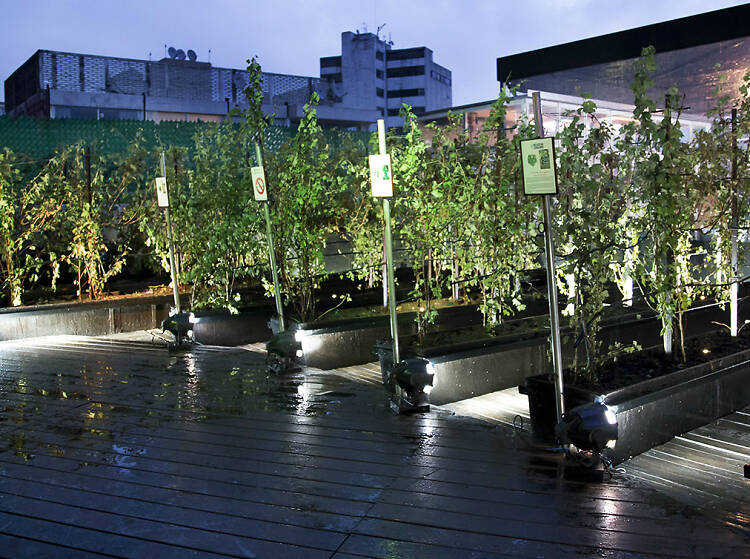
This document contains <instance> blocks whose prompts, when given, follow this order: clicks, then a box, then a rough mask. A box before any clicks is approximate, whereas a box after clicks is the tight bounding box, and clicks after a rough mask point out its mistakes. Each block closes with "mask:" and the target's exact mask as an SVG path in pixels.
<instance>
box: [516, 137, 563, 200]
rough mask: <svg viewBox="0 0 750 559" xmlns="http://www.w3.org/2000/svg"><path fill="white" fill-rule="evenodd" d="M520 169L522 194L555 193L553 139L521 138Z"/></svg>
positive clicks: (555, 178) (555, 174)
mask: <svg viewBox="0 0 750 559" xmlns="http://www.w3.org/2000/svg"><path fill="white" fill-rule="evenodd" d="M521 169H522V170H523V192H524V194H526V195H534V194H557V169H556V168H555V139H554V138H536V139H534V140H522V141H521Z"/></svg>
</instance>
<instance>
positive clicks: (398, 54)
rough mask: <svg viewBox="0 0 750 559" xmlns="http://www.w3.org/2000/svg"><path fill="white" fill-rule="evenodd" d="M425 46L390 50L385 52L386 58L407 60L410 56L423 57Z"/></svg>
mask: <svg viewBox="0 0 750 559" xmlns="http://www.w3.org/2000/svg"><path fill="white" fill-rule="evenodd" d="M425 50H426V49H425V47H417V48H413V49H398V50H390V51H388V53H387V55H386V56H387V57H388V60H409V59H410V58H424V55H425Z"/></svg>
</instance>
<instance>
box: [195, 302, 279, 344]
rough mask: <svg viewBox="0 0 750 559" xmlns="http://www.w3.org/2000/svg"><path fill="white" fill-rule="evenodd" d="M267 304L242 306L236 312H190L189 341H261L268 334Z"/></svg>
mask: <svg viewBox="0 0 750 559" xmlns="http://www.w3.org/2000/svg"><path fill="white" fill-rule="evenodd" d="M272 314H273V310H272V309H271V308H270V307H261V308H254V309H245V310H242V311H240V312H239V313H238V314H231V313H230V312H229V311H228V310H226V309H222V310H218V311H207V312H197V313H192V314H191V316H190V323H191V326H192V330H193V341H195V342H197V343H199V344H203V345H217V346H238V345H245V344H250V343H254V342H261V341H264V340H267V339H268V338H270V337H271V334H272V332H271V329H270V328H269V327H268V320H269V318H271V315H272Z"/></svg>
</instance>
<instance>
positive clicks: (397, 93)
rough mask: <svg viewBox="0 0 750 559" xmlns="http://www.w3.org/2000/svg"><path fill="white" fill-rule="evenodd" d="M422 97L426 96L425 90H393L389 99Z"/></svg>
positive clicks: (389, 92) (389, 94) (390, 91)
mask: <svg viewBox="0 0 750 559" xmlns="http://www.w3.org/2000/svg"><path fill="white" fill-rule="evenodd" d="M421 95H424V89H423V88H421V87H420V88H415V89H391V90H389V91H388V97H390V98H393V97H419V96H421Z"/></svg>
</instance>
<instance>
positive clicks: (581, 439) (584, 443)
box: [555, 402, 617, 454]
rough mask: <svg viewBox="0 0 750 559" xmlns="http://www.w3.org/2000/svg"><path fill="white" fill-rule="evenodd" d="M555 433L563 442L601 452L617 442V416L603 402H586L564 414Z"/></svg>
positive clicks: (581, 448)
mask: <svg viewBox="0 0 750 559" xmlns="http://www.w3.org/2000/svg"><path fill="white" fill-rule="evenodd" d="M555 434H556V435H557V438H558V440H559V441H560V442H561V443H562V444H572V445H575V447H576V448H578V449H579V450H587V451H592V452H595V453H597V454H601V452H602V451H603V450H604V449H606V448H614V447H615V444H616V443H617V416H616V415H615V413H614V412H613V411H612V410H611V409H610V408H609V407H607V406H606V405H605V404H603V403H602V402H593V403H591V404H584V405H582V406H578V407H576V408H573V409H572V410H570V411H569V412H567V413H565V414H563V416H562V421H560V423H558V424H557V426H556V427H555Z"/></svg>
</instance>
